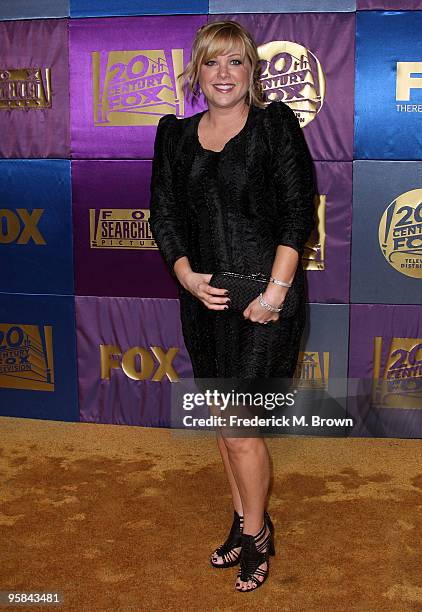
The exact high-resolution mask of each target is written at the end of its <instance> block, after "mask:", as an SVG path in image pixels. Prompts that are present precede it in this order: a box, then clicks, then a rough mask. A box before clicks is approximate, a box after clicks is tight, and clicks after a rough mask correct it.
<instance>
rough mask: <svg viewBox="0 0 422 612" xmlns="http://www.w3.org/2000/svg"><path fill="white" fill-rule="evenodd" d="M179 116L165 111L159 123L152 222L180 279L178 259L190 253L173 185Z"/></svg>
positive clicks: (153, 164)
mask: <svg viewBox="0 0 422 612" xmlns="http://www.w3.org/2000/svg"><path fill="white" fill-rule="evenodd" d="M177 121H178V119H177V118H176V116H175V115H172V114H169V115H163V116H162V117H161V118H160V120H159V122H158V126H157V132H156V136H155V143H154V159H153V161H152V174H151V184H150V194H151V197H150V205H149V208H150V217H149V224H150V228H151V232H152V235H153V237H154V240H155V242H156V243H157V246H158V248H159V250H160V252H161V254H162V256H163V258H164V261H165V262H166V265H167V267H168V269H169V271H170V274H171V275H172V276H173V278H175V279H176V280H177V277H176V274H175V272H174V267H173V266H174V263H175V262H176V260H177V259H179V257H183V256H184V255H186V256H187V241H186V235H185V224H184V222H183V215H182V211H181V210H180V203H179V202H178V201H177V198H176V194H175V193H174V191H173V185H172V168H171V160H172V154H173V149H174V148H173V146H172V145H173V142H174V135H175V129H176V128H177V125H176V124H175V122H177Z"/></svg>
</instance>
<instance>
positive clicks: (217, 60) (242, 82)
mask: <svg viewBox="0 0 422 612" xmlns="http://www.w3.org/2000/svg"><path fill="white" fill-rule="evenodd" d="M250 72H251V63H250V61H249V59H248V58H245V62H244V61H243V60H242V56H241V54H240V47H239V46H236V47H234V48H232V49H230V50H229V52H228V53H226V54H224V55H217V56H216V57H213V58H211V59H209V60H208V62H205V63H203V64H202V65H201V68H200V72H199V84H200V86H201V89H202V92H203V94H204V96H205V97H206V99H207V102H208V104H210V103H211V104H213V105H214V106H220V107H222V106H223V107H227V106H229V107H231V106H234V105H235V104H237V103H238V102H239V101H240V100H244V99H245V96H246V94H247V92H248V89H249V79H250Z"/></svg>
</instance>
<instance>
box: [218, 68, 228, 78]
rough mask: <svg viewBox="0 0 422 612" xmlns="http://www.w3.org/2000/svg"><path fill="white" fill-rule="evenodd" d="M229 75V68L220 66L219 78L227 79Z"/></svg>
mask: <svg viewBox="0 0 422 612" xmlns="http://www.w3.org/2000/svg"><path fill="white" fill-rule="evenodd" d="M228 74H229V69H228V68H227V66H220V67H219V69H218V76H219V77H221V78H224V77H227V76H228Z"/></svg>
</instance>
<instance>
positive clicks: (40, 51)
mask: <svg viewBox="0 0 422 612" xmlns="http://www.w3.org/2000/svg"><path fill="white" fill-rule="evenodd" d="M67 25H68V20H67V19H34V20H27V21H0V58H1V59H0V73H1V75H2V77H1V90H0V91H1V95H0V133H1V135H2V137H1V138H0V156H1V157H20V158H21V157H24V158H25V157H26V158H28V157H69V155H70V148H69V146H70V144H69V85H68V80H69V76H68V74H69V71H68V29H67Z"/></svg>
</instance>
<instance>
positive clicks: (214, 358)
mask: <svg viewBox="0 0 422 612" xmlns="http://www.w3.org/2000/svg"><path fill="white" fill-rule="evenodd" d="M204 112H205V111H202V112H200V113H197V114H196V115H193V116H191V117H188V118H185V119H177V118H176V117H175V115H171V114H170V115H164V116H163V117H162V118H161V119H160V121H159V124H158V128H157V135H156V140H155V148H154V160H153V169H152V179H151V201H150V226H151V231H152V233H153V236H154V238H155V240H156V243H157V245H158V247H159V249H160V251H161V253H162V255H163V257H164V259H165V261H166V264H167V266H168V268H169V271H170V273H171V274H172V275H173V276H174V277H175V274H174V269H173V265H174V263H175V261H176V260H177V259H178V258H179V257H182V256H183V255H186V256H187V257H188V259H189V262H190V265H191V267H192V270H193V271H194V272H201V273H207V274H212V273H214V272H216V271H217V270H230V271H235V272H241V273H251V272H262V273H264V274H267V275H268V276H269V275H270V273H271V268H272V264H273V261H274V257H275V254H276V249H277V245H278V244H285V245H287V246H290V247H292V248H294V249H296V250H297V251H298V253H299V256H300V257H299V265H298V268H297V271H296V275H295V278H294V281H293V285H292V287H291V288H290V289H289V291H288V294H287V297H286V299H289V300H292V301H293V302H294V304H295V309H294V314H293V315H292V316H290V317H288V318H286V317H283V316H282V313H281V315H280V317H279V319H278V320H277V321H275V322H270V323H268V324H267V325H263V324H261V323H254V322H252V321H249V320H247V319H244V318H243V316H242V314H241V313H236V312H234V311H231V310H230V309H228V310H220V311H216V310H210V309H208V308H206V307H205V305H204V304H203V303H202V302H201V301H200V300H198V299H197V298H196V297H194V296H193V295H192V294H191V293H189V292H188V291H187V290H185V289H184V288H183V287H182V286H181V285H180V284H178V286H179V297H180V315H181V323H182V330H183V336H184V340H185V344H186V348H187V350H188V352H189V355H190V358H191V362H192V367H193V371H194V376H195V377H199V378H215V377H223V378H233V377H234V378H249V379H250V378H252V379H256V378H272V377H276V378H290V377H292V376H293V373H294V371H295V367H296V362H297V358H298V352H299V344H300V340H301V336H302V334H303V330H304V326H305V321H306V294H305V283H304V271H303V267H302V263H301V258H302V254H303V249H304V245H305V243H306V241H307V239H308V237H309V235H310V233H311V230H312V228H313V226H314V202H313V200H314V178H313V169H312V160H311V157H310V154H309V150H308V148H307V145H306V142H305V139H304V136H303V133H302V130H301V128H300V125H299V122H298V120H297V118H296V116H295V114H294V113H293V111H292V110H291V109H290V107H288V106H287V105H286V104H284V103H283V102H278V101H277V102H276V101H274V102H271V103H270V104H269V105H268V106H267V107H266V108H263V109H261V108H258V107H256V106H251V107H250V108H249V114H248V118H247V121H246V124H245V125H244V127H243V129H242V130H241V131H240V132H239V133H238V134H237V135H236V136H234V137H233V138H231V139H230V140H229V141H228V142H227V143H226V145H225V147H224V148H223V150H222V151H220V152H215V151H210V150H207V149H204V148H203V147H202V146H201V144H200V142H199V139H198V133H197V127H198V123H199V120H200V118H201V116H202V115H203V113H204ZM175 278H176V277H175Z"/></svg>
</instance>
